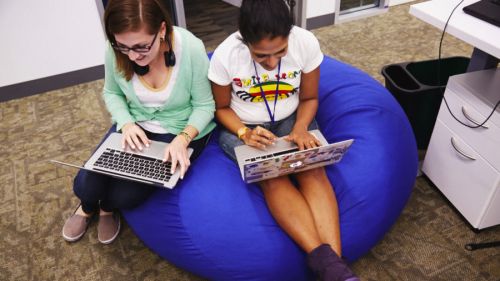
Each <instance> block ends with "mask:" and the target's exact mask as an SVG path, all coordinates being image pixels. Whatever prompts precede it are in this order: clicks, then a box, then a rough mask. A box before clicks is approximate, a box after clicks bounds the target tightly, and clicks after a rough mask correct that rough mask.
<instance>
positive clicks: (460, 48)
mask: <svg viewBox="0 0 500 281" xmlns="http://www.w3.org/2000/svg"><path fill="white" fill-rule="evenodd" d="M211 2H213V1H211ZM219 2H220V1H219ZM186 3H190V4H186V13H187V14H188V18H187V21H188V26H190V29H192V30H193V31H195V33H196V34H197V35H198V36H200V37H201V38H202V39H203V40H204V42H205V45H206V47H207V50H213V48H215V46H216V45H217V44H218V43H219V42H221V40H222V39H223V38H224V37H225V36H227V34H228V33H230V32H232V31H234V30H235V28H236V27H235V18H234V14H235V9H234V8H232V7H230V6H227V5H226V6H221V7H217V6H215V4H214V6H206V7H208V8H204V9H199V10H195V9H196V8H193V6H192V5H194V4H196V1H194V0H191V1H186ZM207 5H208V4H207ZM210 5H212V4H210ZM408 9H409V5H408V4H406V5H400V6H395V7H391V8H390V10H389V12H388V13H385V14H382V15H379V16H375V17H371V18H366V19H362V20H357V21H353V22H348V23H344V24H340V25H335V26H328V27H323V28H319V29H316V30H313V32H314V34H315V35H316V36H317V37H318V38H319V40H320V43H321V47H322V50H323V52H324V53H325V54H326V55H329V56H332V57H334V58H337V59H339V60H342V61H344V62H346V63H349V64H352V65H354V66H356V67H358V68H360V69H362V70H363V71H365V72H367V73H369V74H370V75H371V76H372V77H374V78H375V79H377V80H378V81H380V82H381V83H383V77H382V76H381V75H380V69H381V68H382V67H383V66H384V65H387V64H390V63H396V62H403V61H417V60H425V59H434V58H436V57H437V52H438V43H439V42H438V41H439V37H440V32H439V31H437V30H436V29H434V28H433V27H431V26H429V25H427V24H425V23H423V22H421V21H419V20H418V19H415V18H414V17H412V16H411V15H409V14H408ZM217 11H221V13H223V14H224V15H225V16H224V17H225V18H224V20H220V19H221V17H217V16H215V17H212V18H211V17H210V15H211V14H212V16H213V15H214V14H216V13H217ZM213 18H215V19H213ZM216 19H219V20H216ZM197 21H201V22H202V25H201V26H199V25H197V24H196V23H197ZM212 35H213V36H212ZM471 51H472V48H471V46H469V45H467V44H464V43H462V42H461V41H459V40H457V39H455V38H453V37H451V36H449V35H448V36H446V37H445V40H444V44H443V56H444V57H448V56H469V55H470V54H471ZM102 87H103V80H97V81H93V82H90V83H85V84H80V85H76V86H73V87H69V88H65V89H61V90H57V91H51V92H47V93H43V94H39V95H36V96H31V97H27V98H22V99H18V100H11V101H8V102H3V103H0V159H1V161H0V187H1V188H0V202H1V204H0V234H1V236H2V237H1V239H0V280H12V281H19V280H179V281H181V280H203V279H202V278H200V277H197V276H194V275H192V274H190V273H188V272H186V271H184V270H181V269H179V268H177V267H175V266H173V265H172V264H170V263H169V262H167V261H165V260H163V259H161V258H159V257H158V256H157V255H156V254H154V253H153V252H151V251H150V250H149V249H147V248H146V247H145V246H144V245H143V244H142V242H141V241H140V240H139V239H138V238H137V237H136V236H135V235H134V234H133V233H132V231H131V230H130V228H129V227H128V226H127V225H126V224H125V225H124V228H123V230H122V232H121V234H120V236H119V237H118V239H117V240H116V241H115V242H114V243H112V244H110V245H105V246H103V245H101V244H99V242H98V241H97V233H96V228H95V224H94V225H92V226H91V228H90V229H89V231H88V232H87V234H86V235H85V236H84V238H83V239H82V240H81V241H79V242H78V243H74V244H69V243H66V242H65V241H64V240H63V239H62V237H61V234H60V233H61V227H62V225H63V223H64V220H65V219H66V218H67V217H68V216H69V215H70V214H71V213H72V211H73V208H74V207H75V206H76V204H77V199H76V198H75V197H74V196H73V193H72V189H71V186H72V179H73V177H74V175H75V173H76V171H74V170H71V169H65V168H61V167H56V166H54V165H51V164H49V163H48V162H47V161H48V160H50V159H58V160H64V161H67V162H73V163H78V162H80V163H81V162H83V161H84V160H85V159H86V158H87V157H88V155H89V153H90V152H91V151H92V149H93V148H94V146H95V145H96V144H97V143H98V141H99V140H100V138H101V137H102V135H103V133H104V132H105V131H106V130H107V128H108V127H109V126H110V124H111V123H110V119H109V114H108V113H107V111H106V109H105V107H104V105H103V102H102V100H101V90H102ZM424 153H425V151H422V152H421V156H422V157H423V156H424ZM492 240H500V227H499V226H497V227H493V228H490V229H486V230H484V231H481V232H480V233H474V232H473V231H472V230H471V229H470V228H469V226H468V224H467V223H466V222H465V221H464V220H463V219H462V218H461V216H460V215H459V214H458V213H457V212H456V210H454V208H453V207H451V206H450V205H449V204H448V202H447V201H446V199H444V197H443V196H442V195H441V194H440V193H439V192H438V191H437V189H436V188H435V187H434V186H433V185H432V184H431V183H429V182H428V181H427V180H426V178H425V177H419V178H417V180H416V183H415V187H414V191H413V193H412V196H411V198H410V201H409V202H408V204H407V206H406V207H405V209H404V210H403V213H402V214H401V216H400V218H399V219H398V221H397V222H396V224H395V225H394V226H393V227H392V229H391V230H390V231H389V232H388V233H387V234H386V236H385V237H384V238H383V240H381V241H380V242H379V243H378V244H377V246H376V247H374V248H373V249H372V250H371V251H370V252H369V253H367V254H366V255H365V256H364V257H362V258H361V259H359V260H358V261H357V262H355V263H354V264H353V265H352V268H353V270H354V271H355V272H356V273H357V274H359V276H360V277H361V278H362V279H363V280H383V281H385V280H442V281H448V280H490V281H498V280H500V248H492V249H484V250H477V251H474V252H469V251H467V250H465V249H464V244H466V243H469V242H482V241H492Z"/></svg>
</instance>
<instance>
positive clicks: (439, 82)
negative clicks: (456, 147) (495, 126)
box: [437, 0, 500, 129]
mask: <svg viewBox="0 0 500 281" xmlns="http://www.w3.org/2000/svg"><path fill="white" fill-rule="evenodd" d="M463 2H464V0H461V1H460V2H459V3H458V4H457V5H456V6H455V8H453V10H452V11H451V13H450V16H449V17H448V19H447V20H446V23H445V24H444V28H443V33H441V40H439V52H438V65H437V82H438V85H441V48H442V45H443V39H444V34H445V33H446V27H448V23H449V22H450V19H451V16H452V15H453V13H455V10H456V9H457V8H458V6H460V5H461V4H462V3H463ZM443 100H444V103H445V105H446V108H447V109H448V112H450V114H451V116H452V117H453V119H455V120H456V121H457V122H458V123H460V124H462V125H464V126H465V127H469V128H472V129H477V128H480V127H483V125H484V124H486V122H488V120H490V118H491V116H492V115H493V113H495V111H496V109H497V107H498V106H499V105H500V100H499V101H498V102H497V103H496V104H495V107H493V110H492V111H491V113H490V114H489V115H488V117H487V118H486V119H485V120H484V121H483V122H482V123H481V124H477V125H474V126H471V125H469V124H466V123H464V122H462V121H461V120H459V119H458V118H457V117H456V116H455V114H453V112H452V111H451V108H450V106H449V105H448V101H446V98H445V97H444V95H443Z"/></svg>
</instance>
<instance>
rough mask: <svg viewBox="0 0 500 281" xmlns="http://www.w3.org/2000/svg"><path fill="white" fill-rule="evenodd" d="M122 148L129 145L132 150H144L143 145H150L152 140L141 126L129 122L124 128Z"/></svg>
mask: <svg viewBox="0 0 500 281" xmlns="http://www.w3.org/2000/svg"><path fill="white" fill-rule="evenodd" d="M122 134H123V138H122V148H123V149H125V147H126V146H127V145H128V146H130V148H131V149H132V150H136V149H139V150H142V149H143V146H146V147H148V146H149V144H150V143H151V140H149V139H148V137H147V136H146V133H144V131H143V130H142V128H141V127H139V126H137V125H136V124H135V123H127V124H125V126H123V128H122Z"/></svg>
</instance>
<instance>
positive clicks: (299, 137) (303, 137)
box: [285, 129, 321, 150]
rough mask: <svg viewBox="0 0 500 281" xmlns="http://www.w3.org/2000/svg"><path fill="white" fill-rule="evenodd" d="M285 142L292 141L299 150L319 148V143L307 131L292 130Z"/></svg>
mask: <svg viewBox="0 0 500 281" xmlns="http://www.w3.org/2000/svg"><path fill="white" fill-rule="evenodd" d="M285 140H287V141H293V142H294V143H295V144H297V146H298V147H299V150H304V149H308V148H313V147H318V146H321V142H320V141H319V140H318V139H317V138H316V137H315V136H314V135H313V134H311V133H309V132H308V131H307V130H300V129H293V130H292V131H291V132H290V134H289V135H288V136H286V137H285Z"/></svg>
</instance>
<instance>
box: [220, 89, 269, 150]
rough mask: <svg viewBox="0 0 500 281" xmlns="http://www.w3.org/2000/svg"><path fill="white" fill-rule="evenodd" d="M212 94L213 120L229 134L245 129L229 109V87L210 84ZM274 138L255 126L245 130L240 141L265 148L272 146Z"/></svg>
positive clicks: (236, 133)
mask: <svg viewBox="0 0 500 281" xmlns="http://www.w3.org/2000/svg"><path fill="white" fill-rule="evenodd" d="M212 93H213V95H214V100H215V118H217V120H218V121H219V122H220V123H221V124H222V125H223V126H224V127H225V128H226V129H227V130H228V131H230V132H232V133H233V134H235V135H238V130H240V129H242V128H245V127H246V126H245V124H243V122H241V120H240V118H239V117H238V115H236V113H235V112H234V110H233V109H231V107H230V105H231V85H227V86H221V85H218V84H216V83H213V82H212ZM275 139H276V136H275V135H274V134H273V133H271V132H270V131H268V130H266V129H264V128H262V127H259V126H257V127H256V128H254V129H253V130H251V129H247V130H245V133H244V134H243V135H242V136H241V140H242V141H243V142H244V143H245V144H247V145H250V146H255V147H259V148H265V146H266V145H269V144H272V143H273V142H274V140H275Z"/></svg>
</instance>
